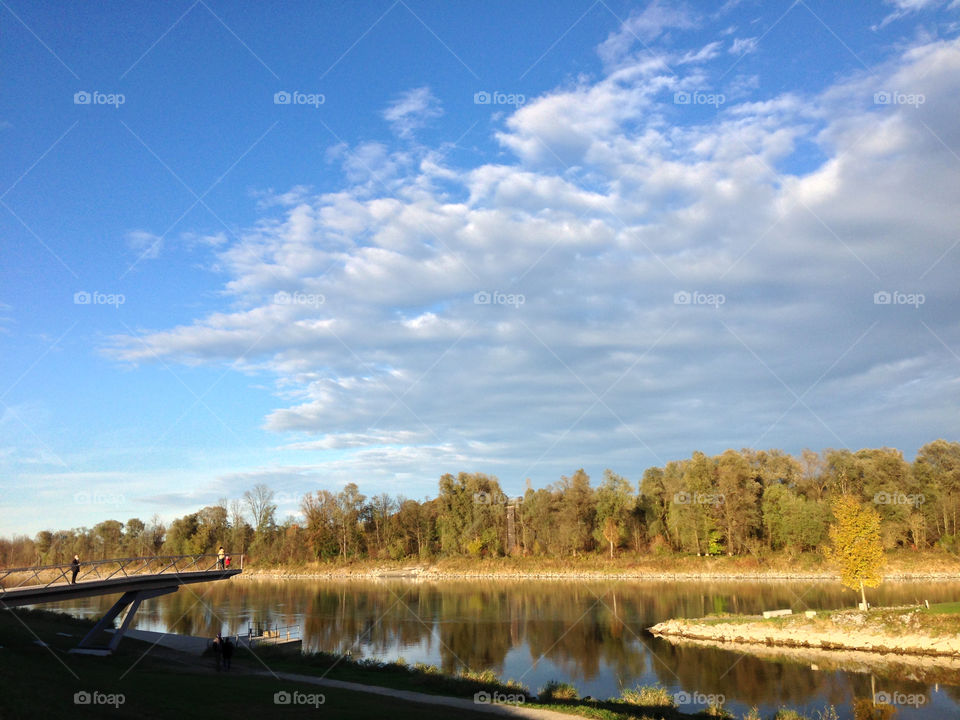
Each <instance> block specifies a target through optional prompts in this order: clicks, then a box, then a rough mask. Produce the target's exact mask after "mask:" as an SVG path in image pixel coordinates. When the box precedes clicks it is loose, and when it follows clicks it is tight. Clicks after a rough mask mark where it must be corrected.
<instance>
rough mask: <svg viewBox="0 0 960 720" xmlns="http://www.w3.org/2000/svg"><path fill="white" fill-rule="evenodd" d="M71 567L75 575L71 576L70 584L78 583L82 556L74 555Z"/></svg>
mask: <svg viewBox="0 0 960 720" xmlns="http://www.w3.org/2000/svg"><path fill="white" fill-rule="evenodd" d="M70 569H71V570H72V571H73V577H72V578H70V584H71V585H76V584H77V575H78V574H79V573H80V556H79V555H74V556H73V562H71V563H70Z"/></svg>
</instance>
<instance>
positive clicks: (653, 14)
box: [597, 0, 696, 66]
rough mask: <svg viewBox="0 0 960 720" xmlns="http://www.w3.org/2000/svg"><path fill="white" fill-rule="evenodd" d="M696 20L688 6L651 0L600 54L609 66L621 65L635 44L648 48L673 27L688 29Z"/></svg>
mask: <svg viewBox="0 0 960 720" xmlns="http://www.w3.org/2000/svg"><path fill="white" fill-rule="evenodd" d="M695 26H696V21H695V19H694V17H693V16H692V14H691V13H690V11H689V10H688V9H687V8H686V6H685V5H683V4H680V5H677V4H670V5H668V4H667V3H664V2H661V0H652V2H650V4H649V5H647V7H646V8H644V9H643V11H642V12H634V13H632V14H631V15H630V17H629V18H627V20H626V21H624V23H623V24H622V25H621V26H620V27H619V28H618V29H617V30H616V31H614V32H612V33H610V35H609V36H608V37H607V39H606V40H604V41H603V43H601V44H600V46H599V48H598V49H597V53H598V54H599V55H600V59H601V60H603V62H604V63H605V64H607V65H609V66H614V65H619V64H620V63H622V62H624V61H625V60H626V59H628V57H629V55H630V52H631V51H632V50H633V48H634V46H635V45H636V44H637V43H639V44H640V45H641V46H642V48H643V49H648V48H649V46H650V45H651V44H653V43H654V42H655V41H657V40H663V39H664V38H663V36H664V34H665V33H668V32H669V31H670V30H674V29H676V30H689V29H691V28H693V27H695Z"/></svg>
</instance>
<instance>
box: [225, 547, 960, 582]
mask: <svg viewBox="0 0 960 720" xmlns="http://www.w3.org/2000/svg"><path fill="white" fill-rule="evenodd" d="M958 577H960V559H958V558H957V557H956V556H953V555H950V554H947V553H938V552H932V551H931V552H925V553H917V552H910V551H900V552H891V553H888V555H887V567H886V570H885V574H884V580H886V581H938V580H957V578H958ZM322 578H341V579H342V578H358V579H359V578H364V579H371V578H384V579H387V578H404V579H410V580H428V581H432V580H478V579H517V580H569V579H580V580H626V579H645V580H677V581H682V580H775V581H782V580H811V581H816V580H827V581H829V580H836V579H837V573H836V571H835V570H834V569H833V568H831V567H830V566H829V565H828V564H827V563H826V562H825V560H824V559H823V557H822V556H821V555H820V554H819V553H803V554H800V555H777V556H774V557H770V558H754V557H726V556H719V557H695V556H688V555H643V556H639V555H638V556H630V557H619V558H612V559H611V558H604V557H599V556H588V557H581V558H569V559H564V560H558V559H552V558H536V557H501V558H482V559H477V560H472V559H467V558H440V559H436V560H432V561H429V562H411V561H397V562H391V561H379V560H352V561H345V562H344V561H341V562H335V561H331V562H325V563H319V562H318V563H310V564H306V565H295V566H258V565H257V563H256V559H255V558H254V559H253V560H252V561H249V562H247V563H246V564H245V565H244V570H243V574H242V575H240V576H239V577H238V578H237V579H238V580H244V581H250V580H256V579H270V580H283V579H322Z"/></svg>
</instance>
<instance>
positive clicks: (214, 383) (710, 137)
mask: <svg viewBox="0 0 960 720" xmlns="http://www.w3.org/2000/svg"><path fill="white" fill-rule="evenodd" d="M278 8H280V9H278ZM958 30H960V1H958V0H887V1H883V2H881V1H879V0H878V1H877V2H862V3H832V2H820V1H818V0H801V1H799V2H783V1H773V2H760V1H759V0H739V1H738V0H729V1H728V2H725V3H723V2H712V3H707V2H666V1H665V0H654V1H653V2H623V1H618V0H596V1H593V2H591V0H551V1H550V2H530V3H511V2H490V3H446V2H420V1H416V0H396V1H393V2H391V0H375V1H374V0H372V1H371V2H364V3H350V2H326V3H316V2H305V3H294V2H291V3H284V4H282V5H280V6H274V5H272V4H269V3H259V2H224V1H222V0H196V1H195V2H191V0H174V1H171V2H166V3H145V2H103V3H96V4H90V3H53V2H34V1H33V0H30V1H27V0H3V2H0V35H2V37H3V42H2V43H0V64H2V65H0V66H2V68H3V73H2V74H3V83H2V88H0V139H2V140H0V146H2V148H3V150H2V156H0V157H2V160H0V346H2V351H0V493H2V494H0V535H11V534H14V533H26V534H29V535H33V534H34V533H36V532H37V531H39V530H41V529H45V528H48V529H54V528H70V527H78V526H92V525H93V524H95V523H97V522H99V521H101V520H104V519H107V518H113V519H119V520H121V521H125V520H126V519H128V518H130V517H140V518H142V519H144V520H146V519H149V518H150V517H152V516H153V515H155V514H156V515H159V516H160V517H161V518H162V519H166V520H169V519H171V518H173V517H175V516H178V515H182V514H184V513H187V512H193V511H196V510H197V509H199V508H200V507H202V506H204V505H207V504H210V503H213V502H215V501H217V500H218V499H219V498H237V497H240V496H241V495H242V494H243V492H244V491H245V490H247V489H249V488H251V487H252V486H253V485H255V484H257V483H261V482H262V483H266V484H268V485H269V486H271V487H272V488H273V489H274V490H275V491H276V493H277V496H276V499H277V501H278V504H279V513H278V514H279V517H280V518H284V517H286V516H288V515H295V514H296V513H297V512H298V504H299V500H300V498H301V497H302V495H303V494H304V493H307V492H312V491H314V490H318V489H321V488H326V489H329V490H331V491H333V492H337V491H338V490H339V489H341V488H342V487H343V486H344V485H345V484H346V483H348V482H356V483H357V484H358V485H359V486H360V490H361V492H363V493H365V494H366V495H368V496H370V495H374V494H378V493H381V492H386V493H389V494H390V495H403V496H406V497H411V498H417V499H421V498H424V497H428V496H431V497H432V496H434V495H435V494H436V489H437V481H438V479H439V477H440V476H441V475H442V474H444V473H448V472H449V473H457V472H460V471H467V472H484V473H488V474H490V475H494V476H496V477H498V478H499V480H500V482H501V485H502V486H503V488H504V490H505V491H507V492H508V493H511V494H519V493H522V491H523V489H524V487H525V485H526V482H527V480H529V481H530V482H531V483H532V484H533V486H534V487H542V486H545V485H547V484H549V483H552V482H555V481H557V480H559V479H560V477H561V476H563V475H570V474H572V473H573V472H574V471H575V470H576V469H578V468H581V467H582V468H584V469H586V471H587V472H588V473H589V474H590V475H591V476H592V477H593V478H595V479H599V478H600V476H601V475H602V473H603V471H604V470H605V469H607V468H609V469H612V470H613V471H615V472H617V473H619V474H621V475H623V476H625V477H627V478H628V479H630V480H631V481H633V482H636V481H638V480H639V479H640V477H641V475H642V473H643V471H644V470H645V469H646V468H647V467H650V466H662V465H663V464H664V463H666V462H668V461H671V460H677V459H682V458H685V457H689V455H690V454H691V453H692V452H693V451H695V450H700V451H703V452H706V453H708V454H718V453H721V452H723V451H724V450H725V449H727V448H737V449H739V448H757V449H765V448H780V449H782V450H784V451H787V452H791V453H799V452H800V451H801V450H802V449H803V448H812V449H815V450H822V449H825V448H849V449H850V450H854V451H855V450H857V449H860V448H864V447H882V446H889V447H896V448H898V449H900V450H902V451H903V453H904V455H905V457H907V459H911V458H912V457H913V456H914V454H915V453H916V451H917V449H918V448H920V447H921V446H922V445H923V444H925V443H927V442H930V441H932V440H935V439H937V438H939V437H944V438H947V439H949V440H956V439H957V436H958V430H960V422H958V420H960V417H958V412H957V408H958V407H960V323H958V318H960V315H958V312H957V310H958V300H960V297H958V284H957V279H956V278H957V274H958V273H957V270H958V267H960V247H958V246H960V180H958V179H960V122H958V117H960V39H958Z"/></svg>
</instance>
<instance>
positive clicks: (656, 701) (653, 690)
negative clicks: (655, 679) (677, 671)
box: [620, 685, 677, 707]
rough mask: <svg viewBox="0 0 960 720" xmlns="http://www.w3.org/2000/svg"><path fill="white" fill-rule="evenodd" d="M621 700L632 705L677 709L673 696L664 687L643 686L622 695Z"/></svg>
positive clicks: (626, 691)
mask: <svg viewBox="0 0 960 720" xmlns="http://www.w3.org/2000/svg"><path fill="white" fill-rule="evenodd" d="M620 699H621V700H622V701H623V702H625V703H630V704H631V705H645V706H647V707H676V706H677V703H676V701H675V700H674V698H673V695H671V694H670V692H669V691H668V690H667V689H666V688H665V687H663V686H662V685H643V686H639V687H635V688H633V689H628V690H624V691H623V692H621V693H620Z"/></svg>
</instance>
